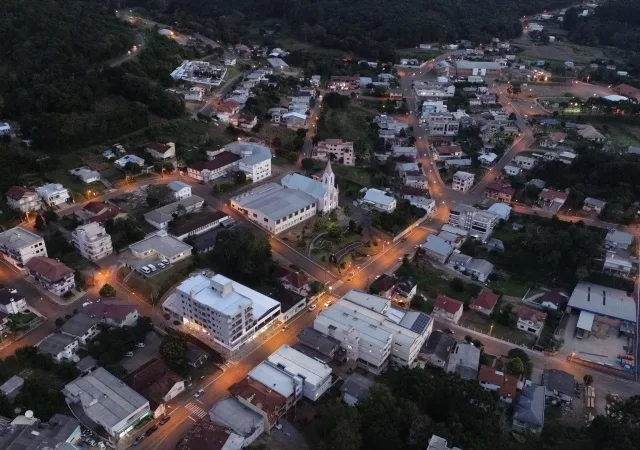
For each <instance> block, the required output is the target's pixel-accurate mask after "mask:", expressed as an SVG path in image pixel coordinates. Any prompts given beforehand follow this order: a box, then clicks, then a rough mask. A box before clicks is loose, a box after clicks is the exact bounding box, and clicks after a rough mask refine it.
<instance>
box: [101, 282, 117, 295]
mask: <svg viewBox="0 0 640 450" xmlns="http://www.w3.org/2000/svg"><path fill="white" fill-rule="evenodd" d="M98 293H99V294H100V296H101V297H115V296H116V289H115V288H114V287H113V286H111V285H110V284H109V283H105V284H103V285H102V287H101V288H100V291H99V292H98Z"/></svg>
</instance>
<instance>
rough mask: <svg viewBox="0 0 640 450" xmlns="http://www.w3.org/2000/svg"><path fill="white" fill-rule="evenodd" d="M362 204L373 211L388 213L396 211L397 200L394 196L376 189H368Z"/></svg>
mask: <svg viewBox="0 0 640 450" xmlns="http://www.w3.org/2000/svg"><path fill="white" fill-rule="evenodd" d="M362 202H363V203H364V204H365V205H367V206H369V207H371V208H373V209H377V210H378V211H382V212H386V213H391V212H393V211H395V209H396V205H397V203H396V199H395V198H394V197H393V196H391V195H388V194H387V193H386V192H384V191H381V190H379V189H375V188H369V189H367V192H366V193H365V194H364V197H363V199H362Z"/></svg>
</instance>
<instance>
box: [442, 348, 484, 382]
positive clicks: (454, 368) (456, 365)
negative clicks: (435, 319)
mask: <svg viewBox="0 0 640 450" xmlns="http://www.w3.org/2000/svg"><path fill="white" fill-rule="evenodd" d="M479 367H480V349H479V348H478V347H476V346H475V345H473V344H472V343H470V342H462V343H456V344H455V345H454V347H453V349H452V350H451V353H450V354H449V359H448V360H447V366H446V368H445V371H446V372H447V373H454V372H455V373H457V374H458V375H460V376H461V377H462V378H464V379H465V380H475V379H476V378H477V377H478V369H479Z"/></svg>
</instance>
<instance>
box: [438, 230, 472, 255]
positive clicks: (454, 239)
mask: <svg viewBox="0 0 640 450" xmlns="http://www.w3.org/2000/svg"><path fill="white" fill-rule="evenodd" d="M438 237H439V238H442V239H444V241H445V242H446V243H447V244H449V245H450V246H451V247H453V248H454V249H459V248H460V247H461V246H462V244H464V241H465V240H466V239H465V237H464V236H460V235H459V234H455V233H450V232H448V231H441V232H440V233H438ZM454 251H455V250H454Z"/></svg>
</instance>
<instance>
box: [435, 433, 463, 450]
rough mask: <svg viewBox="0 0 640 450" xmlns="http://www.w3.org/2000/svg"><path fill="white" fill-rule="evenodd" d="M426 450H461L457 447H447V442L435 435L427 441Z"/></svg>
mask: <svg viewBox="0 0 640 450" xmlns="http://www.w3.org/2000/svg"><path fill="white" fill-rule="evenodd" d="M427 450H461V449H460V448H458V447H448V446H447V440H446V439H444V438H441V437H440V436H436V435H435V434H434V435H433V436H431V439H429V446H428V447H427Z"/></svg>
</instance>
